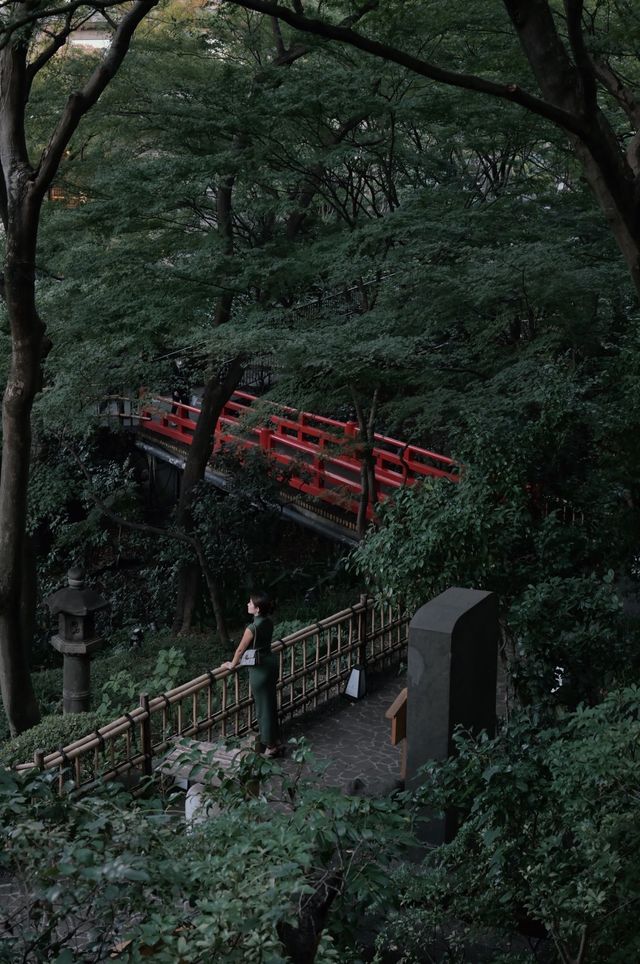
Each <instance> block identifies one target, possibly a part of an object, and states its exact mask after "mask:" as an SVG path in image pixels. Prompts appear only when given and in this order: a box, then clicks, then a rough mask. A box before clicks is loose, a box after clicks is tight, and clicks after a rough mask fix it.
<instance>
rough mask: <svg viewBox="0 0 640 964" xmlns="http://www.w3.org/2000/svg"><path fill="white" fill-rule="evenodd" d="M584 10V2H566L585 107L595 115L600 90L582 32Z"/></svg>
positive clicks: (570, 38) (582, 0) (568, 29)
mask: <svg viewBox="0 0 640 964" xmlns="http://www.w3.org/2000/svg"><path fill="white" fill-rule="evenodd" d="M583 9H584V0H564V10H565V14H566V18H567V32H568V35H569V43H570V44H571V50H572V51H573V58H574V61H575V65H576V67H577V69H578V75H579V77H580V83H581V85H582V93H583V96H584V103H585V107H586V109H587V111H588V112H589V113H593V111H595V109H596V107H597V105H598V89H597V86H596V78H595V73H594V69H593V62H592V60H591V57H590V55H589V51H588V50H587V48H586V46H585V42H584V33H583V31H582V12H583Z"/></svg>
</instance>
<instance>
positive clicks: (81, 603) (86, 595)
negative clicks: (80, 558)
mask: <svg viewBox="0 0 640 964" xmlns="http://www.w3.org/2000/svg"><path fill="white" fill-rule="evenodd" d="M67 582H68V585H67V586H65V588H64V589H58V591H57V592H54V593H52V595H51V596H47V598H46V599H45V604H46V605H47V606H48V607H49V609H50V610H51V612H52V614H53V615H54V616H55V615H56V613H67V614H68V615H69V616H88V615H89V614H90V613H95V612H97V611H98V610H99V609H105V608H106V607H107V606H108V605H109V603H108V602H107V600H106V599H105V598H104V596H101V595H100V593H99V592H97V591H96V590H95V589H85V588H84V573H83V571H82V569H81V568H80V567H79V566H72V567H71V569H69V572H68V573H67Z"/></svg>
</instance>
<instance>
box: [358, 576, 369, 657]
mask: <svg viewBox="0 0 640 964" xmlns="http://www.w3.org/2000/svg"><path fill="white" fill-rule="evenodd" d="M360 604H361V605H362V606H364V607H365V608H364V609H363V610H362V612H361V613H360V614H359V616H358V640H359V644H358V663H359V664H360V666H366V663H367V614H368V606H369V598H368V596H367V594H366V593H361V594H360Z"/></svg>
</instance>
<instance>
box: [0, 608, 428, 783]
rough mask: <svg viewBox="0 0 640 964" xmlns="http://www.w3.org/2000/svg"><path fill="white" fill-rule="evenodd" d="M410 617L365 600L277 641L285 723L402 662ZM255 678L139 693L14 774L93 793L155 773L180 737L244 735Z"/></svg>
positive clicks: (223, 678) (227, 674)
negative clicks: (99, 786)
mask: <svg viewBox="0 0 640 964" xmlns="http://www.w3.org/2000/svg"><path fill="white" fill-rule="evenodd" d="M408 624H409V617H408V615H406V613H404V612H403V611H402V610H400V609H399V608H394V607H391V606H384V607H378V606H375V605H374V603H373V601H372V600H371V599H367V598H366V597H362V598H361V601H360V602H359V603H357V604H356V605H354V606H350V607H349V608H348V609H344V610H342V611H341V612H339V613H335V614H334V615H333V616H329V617H327V618H326V619H322V620H320V621H319V622H317V623H314V624H313V625H311V626H307V627H305V628H304V629H300V630H298V631H297V632H295V633H292V634H291V635H290V636H286V637H285V638H284V639H280V640H278V641H276V642H275V643H274V644H273V646H272V651H273V652H274V653H277V654H278V656H279V661H280V669H279V678H278V711H279V717H280V722H281V723H284V722H286V721H287V720H288V719H291V718H292V717H296V716H301V715H303V714H304V713H307V712H309V711H312V710H315V709H317V708H318V707H319V706H321V705H322V704H323V703H326V702H327V701H328V700H329V699H331V698H332V697H334V696H337V695H338V694H339V693H340V692H341V691H342V689H343V688H344V684H345V682H346V680H347V679H348V677H349V674H350V672H351V670H352V669H353V668H354V667H355V666H365V667H366V668H368V669H374V670H375V669H381V668H384V667H385V666H388V665H390V664H392V663H393V662H395V661H397V660H398V659H399V657H400V656H401V655H402V654H403V653H404V651H405V648H406V643H407V630H408ZM254 722H255V719H254V716H253V700H252V698H251V692H250V688H249V674H248V672H247V671H246V670H243V669H241V668H238V669H235V670H231V671H230V670H227V669H223V668H222V667H217V668H216V669H212V670H209V671H208V672H206V673H203V674H202V675H201V676H198V677H196V679H192V680H190V681H189V682H188V683H183V684H182V685H181V686H177V687H175V688H174V689H172V690H169V691H168V692H166V693H161V694H160V696H154V697H149V696H148V695H147V694H146V693H142V694H141V695H140V704H139V706H137V707H135V708H133V709H132V710H131V711H130V712H129V713H124V714H123V715H122V716H120V717H118V719H116V720H113V721H112V722H111V723H108V724H107V725H106V726H103V727H100V729H98V730H94V731H93V732H92V733H89V734H88V735H87V736H85V737H82V738H81V739H79V740H76V741H75V742H74V743H70V744H69V745H68V746H65V747H61V748H59V749H57V750H55V751H53V752H51V753H45V752H44V751H43V750H37V751H36V753H35V754H34V759H33V761H30V762H28V763H20V764H17V765H16V766H15V767H14V769H15V770H18V771H26V770H30V769H33V768H34V767H37V768H39V769H40V770H43V771H57V774H56V777H57V781H58V785H59V790H60V792H61V793H62V792H65V791H67V790H71V791H74V792H77V791H79V790H88V789H90V788H91V786H93V785H95V784H96V782H99V781H103V780H112V779H115V778H116V777H118V776H121V775H122V774H125V773H127V772H129V771H139V772H141V773H143V774H146V775H149V776H150V775H151V774H152V773H153V767H154V758H158V757H159V756H161V755H162V754H163V753H165V751H166V750H167V748H168V747H169V746H170V745H171V744H172V743H173V741H175V739H176V738H179V737H195V736H199V735H202V738H203V739H206V740H208V741H213V740H224V739H225V738H229V737H240V736H242V735H243V734H246V733H247V732H248V731H249V730H250V729H251V727H252V725H253V724H254Z"/></svg>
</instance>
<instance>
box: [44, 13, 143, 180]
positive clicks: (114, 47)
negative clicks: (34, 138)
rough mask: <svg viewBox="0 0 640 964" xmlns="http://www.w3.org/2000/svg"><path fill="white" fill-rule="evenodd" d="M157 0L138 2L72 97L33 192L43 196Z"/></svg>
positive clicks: (53, 137)
mask: <svg viewBox="0 0 640 964" xmlns="http://www.w3.org/2000/svg"><path fill="white" fill-rule="evenodd" d="M157 3H158V0H135V3H134V5H133V7H132V8H131V10H129V12H128V13H127V14H125V16H124V17H123V18H122V20H121V21H120V23H119V24H118V29H117V30H116V32H115V34H114V36H113V39H112V41H111V44H110V46H109V49H108V51H107V54H106V56H105V58H104V60H103V61H102V63H101V64H99V65H98V66H97V67H96V69H95V70H94V72H93V73H92V75H91V77H90V78H89V80H88V81H87V83H86V84H85V86H84V88H83V89H82V90H81V91H79V92H76V93H75V94H71V96H70V97H69V99H68V101H67V105H66V107H65V109H64V111H63V113H62V116H61V118H60V120H59V122H58V125H57V127H56V129H55V131H54V132H53V135H52V136H51V140H50V141H49V144H48V145H47V147H46V148H45V150H44V151H43V152H42V155H41V157H40V163H39V164H38V167H37V169H36V176H35V180H34V192H35V193H36V195H38V196H40V197H43V196H44V193H45V191H46V190H47V188H48V187H49V186H50V184H51V182H52V180H53V178H54V176H55V173H56V171H57V169H58V165H59V164H60V160H61V158H62V155H63V153H64V151H65V148H66V147H67V144H68V143H69V141H70V139H71V137H72V135H73V134H74V132H75V130H76V128H77V127H78V124H79V123H80V120H81V119H82V117H83V116H84V115H85V114H86V113H87V111H88V110H90V109H91V107H93V105H94V104H95V103H96V101H97V100H98V98H99V97H100V95H101V94H102V92H103V91H104V89H105V87H106V86H107V85H108V84H109V82H110V81H111V80H112V79H113V77H114V76H115V75H116V73H117V72H118V70H119V68H120V65H121V64H122V61H123V60H124V57H125V55H126V53H127V51H128V49H129V44H130V43H131V38H132V37H133V34H134V32H135V29H136V27H137V26H138V24H139V23H140V22H141V21H142V20H143V19H144V17H146V15H147V14H148V13H149V12H150V11H151V10H152V9H153V8H154V7H155V6H156V4H157Z"/></svg>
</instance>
